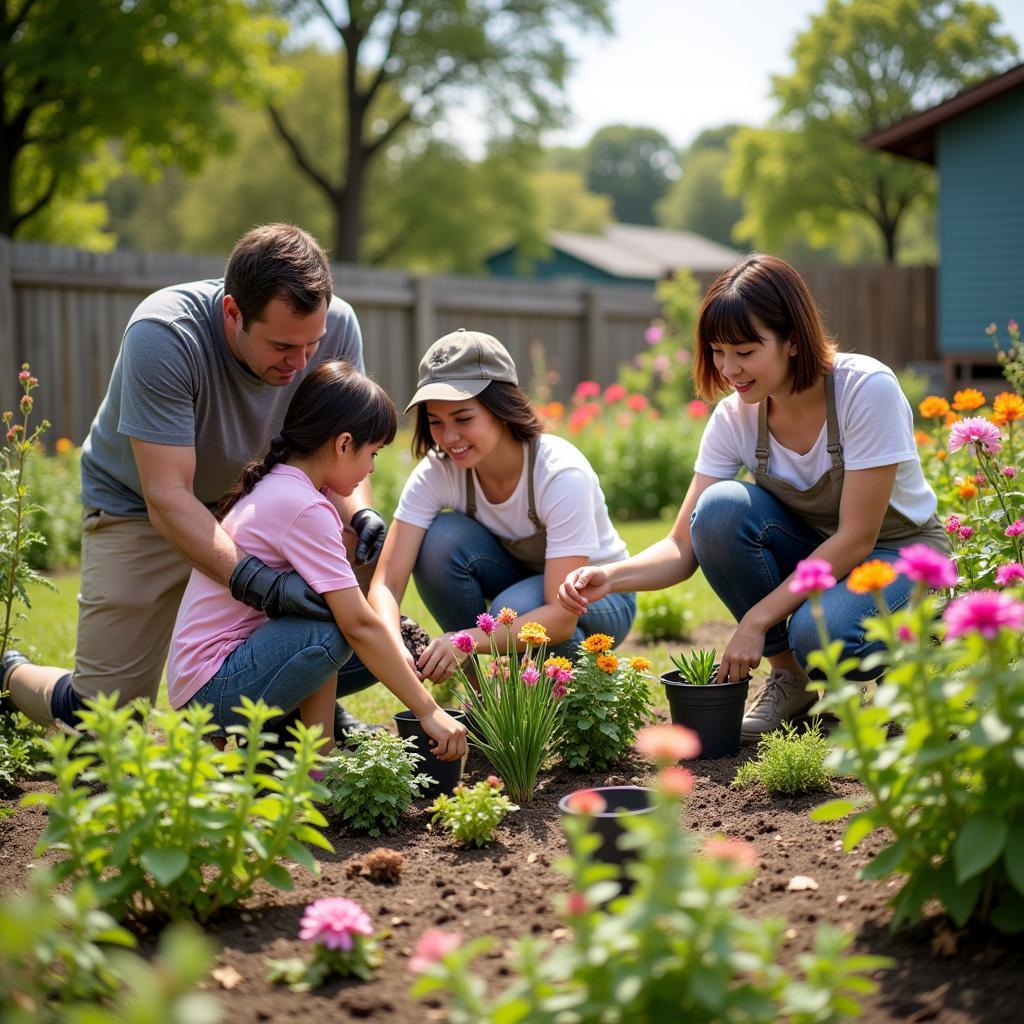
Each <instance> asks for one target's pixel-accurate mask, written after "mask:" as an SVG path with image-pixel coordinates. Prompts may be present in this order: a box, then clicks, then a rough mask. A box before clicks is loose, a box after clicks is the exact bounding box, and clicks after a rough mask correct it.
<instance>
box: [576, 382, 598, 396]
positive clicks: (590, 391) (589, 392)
mask: <svg viewBox="0 0 1024 1024" xmlns="http://www.w3.org/2000/svg"><path fill="white" fill-rule="evenodd" d="M599 394H601V385H600V384H598V383H597V381H596V380H581V381H580V382H579V384H577V385H576V390H575V391H574V392H573V397H574V398H597V396H598V395H599Z"/></svg>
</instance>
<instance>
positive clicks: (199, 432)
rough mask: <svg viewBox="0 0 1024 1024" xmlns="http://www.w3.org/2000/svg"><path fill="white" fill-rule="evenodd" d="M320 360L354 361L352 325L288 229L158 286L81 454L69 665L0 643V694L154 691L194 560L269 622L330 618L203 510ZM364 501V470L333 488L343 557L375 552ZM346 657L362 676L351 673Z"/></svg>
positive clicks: (316, 249)
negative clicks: (342, 492)
mask: <svg viewBox="0 0 1024 1024" xmlns="http://www.w3.org/2000/svg"><path fill="white" fill-rule="evenodd" d="M331 359H344V360H346V361H347V362H350V363H352V364H353V365H354V366H356V367H358V368H359V369H360V370H362V369H363V353H362V338H361V336H360V333H359V324H358V322H357V320H356V317H355V314H354V313H353V311H352V308H351V307H350V306H349V305H348V304H347V303H345V302H343V301H342V300H341V299H339V298H337V296H335V295H334V294H333V286H332V282H331V275H330V268H329V266H328V263H327V257H326V256H325V254H324V252H323V250H322V249H321V248H320V246H319V245H318V244H317V243H316V241H315V240H314V239H313V238H312V237H311V236H309V235H308V234H306V232H304V231H302V230H301V229H299V228H296V227H293V226H291V225H285V224H271V225H265V226H263V227H260V228H254V229H253V230H252V231H250V232H248V233H247V234H246V235H245V236H244V237H243V238H242V239H241V240H240V241H239V242H238V244H237V245H236V246H235V249H234V251H233V252H232V254H231V257H230V259H229V260H228V265H227V268H226V271H225V277H224V280H222V281H221V280H212V281H195V282H192V283H190V284H182V285H177V286H175V287H171V288H164V289H162V290H161V291H158V292H156V293H154V294H153V295H150V296H149V297H148V298H147V299H145V300H144V301H143V302H142V303H141V305H140V306H139V307H138V309H136V311H135V313H134V314H133V316H132V319H131V321H130V322H129V324H128V327H127V329H126V331H125V334H124V339H123V341H122V344H121V350H120V352H119V354H118V357H117V361H116V363H115V365H114V370H113V373H112V375H111V378H110V386H109V388H108V390H107V394H106V396H105V397H104V399H103V402H102V404H101V405H100V408H99V412H98V413H97V414H96V418H95V420H94V421H93V424H92V428H91V429H90V431H89V436H88V437H87V438H86V441H85V444H84V446H83V449H82V499H83V539H82V584H81V587H82V592H81V594H80V595H79V622H78V638H77V645H76V649H75V670H74V672H73V673H68V672H66V671H65V670H64V669H58V668H50V667H43V666H35V665H31V664H29V663H28V662H27V659H25V658H24V657H23V656H22V655H20V654H18V653H17V652H8V653H7V655H6V656H5V659H4V662H3V664H2V665H0V671H2V675H0V690H3V689H5V688H6V689H9V690H10V691H11V700H12V702H13V703H14V704H15V705H16V706H17V707H19V708H20V709H21V710H22V711H24V712H25V713H26V714H28V715H29V716H30V717H32V718H34V719H36V720H37V721H40V722H44V723H48V722H52V721H54V720H55V719H61V720H63V721H65V722H68V723H69V724H71V723H73V722H74V720H75V714H76V712H77V710H78V708H79V707H80V706H81V703H82V701H83V700H84V699H89V698H91V697H95V696H96V695H97V694H99V693H105V692H112V691H115V690H116V691H118V693H119V694H120V700H121V701H122V702H126V701H128V700H131V699H133V698H135V697H148V698H150V699H151V700H155V699H156V695H157V689H158V687H159V683H160V677H161V674H162V672H163V666H164V662H165V660H166V657H167V649H168V645H169V642H170V637H171V631H172V629H173V626H174V619H175V616H176V614H177V608H178V604H179V603H180V599H181V595H182V592H183V591H184V588H185V584H186V582H187V581H188V577H189V574H190V572H191V570H192V567H193V566H194V567H195V568H197V569H199V570H201V571H202V572H204V573H206V574H207V575H208V576H210V577H211V578H213V579H215V580H218V581H219V582H221V583H223V584H224V585H225V586H229V587H230V588H231V592H232V594H233V595H234V596H235V597H236V598H237V599H238V600H240V601H244V602H245V603H246V604H249V605H251V606H252V607H255V608H259V609H261V610H263V611H265V612H266V613H267V614H268V615H269V616H271V617H277V616H281V615H294V614H299V615H307V616H311V617H314V618H322V619H330V618H331V614H330V612H329V611H328V610H327V608H326V605H325V604H324V603H323V601H322V600H321V599H320V598H319V597H318V596H317V595H316V594H314V593H313V591H312V590H310V589H309V588H308V587H307V586H306V585H305V582H304V581H303V580H302V579H301V578H300V577H299V576H298V574H296V573H294V572H279V571H276V570H274V569H271V568H270V567H268V566H266V565H265V564H264V563H262V562H260V561H259V560H258V559H256V558H254V557H253V556H252V555H248V554H247V553H246V552H245V551H242V550H241V549H240V548H238V546H237V545H236V544H235V543H234V541H233V540H231V538H230V537H229V536H228V535H227V533H225V532H224V530H223V528H222V527H221V526H220V524H219V523H218V522H217V520H216V519H215V518H214V516H213V514H212V511H211V510H212V509H213V508H214V507H215V505H216V504H217V502H218V501H219V499H220V498H221V496H222V495H223V494H224V493H225V492H226V491H227V490H229V489H230V488H231V487H232V486H233V485H234V484H235V483H236V482H237V481H238V478H239V475H240V473H241V470H242V467H243V466H244V465H245V463H246V462H248V461H250V460H251V459H253V458H256V457H257V456H258V455H260V454H261V453H262V452H263V451H265V450H266V447H267V444H268V443H269V441H270V440H271V438H273V437H274V436H275V435H276V434H277V433H278V432H279V431H280V429H281V424H282V423H283V421H284V415H285V410H286V409H287V407H288V403H289V402H290V401H291V397H292V395H293V394H294V392H295V390H296V388H297V387H298V385H299V382H300V381H301V380H302V378H303V376H304V374H305V372H306V371H307V370H308V369H309V368H310V367H314V366H317V365H319V364H320V363H322V362H324V361H326V360H331ZM369 499H370V495H369V484H368V482H367V481H364V482H363V484H361V485H360V487H359V488H358V489H357V490H356V491H355V493H354V494H353V495H352V496H351V498H340V497H338V498H336V499H335V503H336V504H337V506H338V510H339V512H340V513H341V516H342V520H343V522H345V523H349V524H351V527H352V530H353V531H354V535H355V541H356V544H357V546H356V550H355V560H356V561H357V562H358V561H370V560H372V559H373V558H375V557H376V555H377V553H378V552H379V550H380V546H381V545H382V544H383V541H384V535H385V533H386V529H387V528H386V525H385V524H384V521H383V520H382V519H381V517H380V516H379V515H378V514H377V513H376V512H375V511H374V510H373V509H372V508H370V507H369V505H370V500H369ZM353 668H354V669H355V673H356V674H359V673H361V677H360V680H359V682H360V683H361V684H362V685H365V683H366V682H368V681H369V679H368V678H362V677H365V676H367V673H366V670H365V669H362V667H361V666H358V668H356V667H355V666H353ZM350 688H351V689H355V688H358V686H356V685H353V686H351V687H350ZM341 718H342V721H341V723H340V724H341V726H342V727H343V728H344V727H346V726H348V727H358V724H359V723H355V722H354V720H351V719H347V720H346V718H345V716H344V713H341Z"/></svg>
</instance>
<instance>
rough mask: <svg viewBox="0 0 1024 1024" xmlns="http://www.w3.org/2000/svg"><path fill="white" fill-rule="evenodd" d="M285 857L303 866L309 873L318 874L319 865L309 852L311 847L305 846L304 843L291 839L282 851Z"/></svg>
mask: <svg viewBox="0 0 1024 1024" xmlns="http://www.w3.org/2000/svg"><path fill="white" fill-rule="evenodd" d="M282 852H283V853H284V855H285V856H286V857H288V858H290V859H291V860H293V861H295V863H296V864H301V865H302V866H303V867H304V868H305V869H306V870H307V871H309V872H312V873H313V874H316V872H317V865H316V860H315V859H314V857H313V854H312V853H310V852H309V847H308V846H304V845H303V844H302V843H298V842H296V841H295V840H294V839H289V840H288V842H287V843H285V845H284V850H283V851H282Z"/></svg>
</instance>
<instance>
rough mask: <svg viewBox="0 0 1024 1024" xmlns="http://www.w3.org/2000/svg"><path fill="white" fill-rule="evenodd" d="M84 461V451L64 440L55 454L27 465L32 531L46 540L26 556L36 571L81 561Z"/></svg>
mask: <svg viewBox="0 0 1024 1024" xmlns="http://www.w3.org/2000/svg"><path fill="white" fill-rule="evenodd" d="M80 457H81V450H80V449H78V448H75V447H74V445H72V444H71V442H70V441H69V440H68V439H67V438H66V437H62V438H60V439H59V440H58V441H57V444H56V452H55V454H53V455H46V454H45V453H44V452H42V451H38V452H36V453H35V454H34V455H33V457H32V458H31V459H30V460H29V461H28V462H27V463H26V465H25V484H26V485H27V487H28V489H29V494H31V495H32V497H33V499H34V504H35V506H36V507H35V509H34V510H33V511H32V512H30V513H29V515H28V516H27V522H28V527H29V529H30V530H34V531H35V532H36V533H38V534H39V536H40V537H41V538H42V543H41V544H39V545H37V546H34V547H32V548H30V549H29V551H28V553H27V555H26V558H27V559H28V563H29V565H31V566H32V568H33V569H40V570H44V571H47V572H52V571H53V570H54V569H63V568H66V567H68V566H71V565H77V564H78V562H79V560H80V559H81V555H82V504H81V500H80V498H79V495H80V494H81V490H82V480H81V466H80Z"/></svg>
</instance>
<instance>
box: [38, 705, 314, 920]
mask: <svg viewBox="0 0 1024 1024" xmlns="http://www.w3.org/2000/svg"><path fill="white" fill-rule="evenodd" d="M240 710H241V713H242V715H243V716H244V717H245V719H246V724H245V725H239V726H232V727H231V728H230V730H229V731H230V732H231V733H233V734H234V735H235V736H237V737H238V739H239V740H240V741H241V742H240V745H239V746H238V747H237V748H234V747H229V748H228V749H226V750H218V749H217V748H216V747H215V746H214V745H213V744H212V743H210V742H209V740H208V739H207V737H208V736H209V735H210V734H211V733H212V732H214V731H215V726H214V725H212V724H211V718H212V712H211V710H210V708H209V707H206V706H189V707H188V708H186V709H185V710H184V711H174V710H167V711H159V712H157V711H153V710H152V709H151V708H150V707H149V706H148V705H147V704H146V703H145V702H138V703H136V704H135V705H127V706H125V707H122V708H118V707H117V694H116V693H115V694H110V695H101V696H99V697H97V698H96V699H95V700H94V701H92V702H90V704H89V705H88V707H87V709H86V710H85V711H83V712H82V713H81V714H80V716H79V717H80V719H81V723H82V729H83V732H84V735H85V737H86V738H81V737H79V736H71V735H68V734H66V733H63V732H58V733H54V734H53V735H52V736H50V737H48V738H47V740H46V741H45V744H46V749H47V751H48V753H49V758H50V759H49V761H48V762H47V763H46V764H44V765H42V768H43V769H44V770H45V771H47V772H49V773H50V774H51V775H52V776H53V778H54V780H55V781H56V783H57V791H56V792H55V793H34V794H30V795H29V796H27V797H26V798H25V800H24V801H23V802H24V803H25V804H43V805H45V807H46V808H47V811H48V813H49V818H50V822H49V825H48V827H47V829H46V831H45V832H44V833H43V835H42V837H41V838H40V841H39V847H38V849H39V852H40V853H42V852H46V851H50V850H55V851H57V852H59V853H63V854H64V859H63V860H62V861H60V862H59V863H58V864H57V865H56V867H55V868H54V870H55V873H56V876H57V878H58V880H61V881H63V880H65V879H71V880H72V881H75V882H79V881H83V880H86V881H89V882H90V883H91V884H92V885H93V887H94V889H95V891H96V893H97V895H98V897H99V899H100V902H101V904H102V905H103V906H104V907H105V908H106V909H107V910H109V911H110V912H111V913H112V914H114V915H115V917H118V918H121V917H124V916H139V915H142V914H146V913H148V912H151V911H153V912H156V913H157V914H159V915H161V916H166V917H172V918H179V917H189V916H191V917H195V918H197V919H198V920H200V921H206V920H208V919H209V918H210V917H211V916H212V915H213V914H214V913H216V912H217V911H218V910H219V909H221V908H222V907H226V906H230V905H231V904H233V903H236V902H237V901H238V900H241V899H245V898H246V897H247V896H248V895H249V894H250V893H251V891H252V887H253V885H255V883H256V882H257V881H258V880H259V879H261V878H262V879H265V880H266V881H267V882H269V883H270V884H271V885H273V886H275V887H276V888H279V889H291V888H293V882H292V877H291V875H290V874H289V873H288V870H287V869H286V868H285V866H284V865H283V864H282V863H281V861H282V860H283V859H285V858H288V859H290V860H293V861H296V862H297V863H299V864H301V865H303V866H304V867H305V868H306V869H307V870H309V871H310V872H312V873H313V874H316V873H317V871H318V866H317V863H316V861H315V860H314V859H313V856H312V854H311V853H310V851H309V849H308V847H307V846H306V845H305V844H307V843H311V844H313V845H314V846H319V847H321V848H322V849H325V850H328V851H330V850H332V849H333V848H332V847H331V844H330V843H329V842H328V841H327V840H326V839H325V838H324V837H323V836H322V835H321V833H320V832H319V828H320V827H322V826H324V825H326V824H327V822H326V820H325V818H324V817H323V815H322V814H321V813H320V811H319V810H317V808H316V807H315V806H314V801H315V800H317V799H322V798H323V797H324V796H326V790H325V789H324V788H323V787H322V786H320V785H318V784H317V783H315V782H314V781H313V780H312V779H311V778H310V777H309V772H310V769H312V768H314V767H315V766H317V765H318V764H320V762H321V760H322V759H321V757H320V755H319V754H318V753H317V748H318V747H319V746H320V745H321V743H322V742H323V741H322V740H321V739H320V730H319V729H306V728H305V727H304V726H302V725H296V726H295V727H293V728H292V730H291V732H292V735H293V736H294V737H295V738H294V740H292V741H291V742H289V743H288V745H287V746H288V748H289V749H288V750H287V751H286V752H274V751H269V750H266V749H264V747H263V742H264V741H265V740H267V739H268V738H270V734H268V733H266V732H264V726H265V725H266V724H267V722H268V721H269V720H270V719H271V718H272V717H273V715H274V714H275V713H277V714H279V712H278V710H277V709H276V708H271V707H268V706H267V705H266V704H264V703H263V702H262V701H259V702H257V703H255V704H254V703H253V702H252V701H250V700H248V699H247V698H245V697H243V698H242V702H241V709H240ZM82 782H85V783H90V784H92V785H93V786H94V787H96V788H95V789H90V788H87V787H86V786H84V785H81V784H80V783H82Z"/></svg>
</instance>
